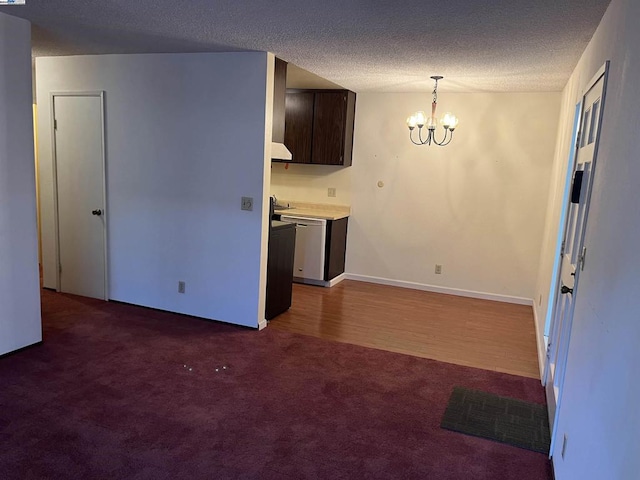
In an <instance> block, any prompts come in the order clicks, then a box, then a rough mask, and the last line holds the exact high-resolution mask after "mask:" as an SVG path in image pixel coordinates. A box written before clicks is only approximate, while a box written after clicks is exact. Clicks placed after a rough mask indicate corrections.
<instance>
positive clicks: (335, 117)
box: [284, 90, 356, 167]
mask: <svg viewBox="0 0 640 480" xmlns="http://www.w3.org/2000/svg"><path fill="white" fill-rule="evenodd" d="M355 107H356V94H355V93H354V92H351V91H349V90H287V96H286V102H285V131H284V144H285V146H286V147H287V148H288V149H289V150H290V151H291V154H292V156H293V159H292V160H290V161H289V163H310V164H315V165H342V166H345V167H349V166H351V152H352V150H353V125H354V118H355Z"/></svg>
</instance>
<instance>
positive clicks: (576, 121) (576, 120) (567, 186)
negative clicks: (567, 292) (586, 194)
mask: <svg viewBox="0 0 640 480" xmlns="http://www.w3.org/2000/svg"><path fill="white" fill-rule="evenodd" d="M582 100H583V99H582V98H580V101H579V102H578V103H577V104H576V108H575V110H574V114H573V130H572V133H571V145H572V147H571V150H570V153H569V160H568V162H567V169H566V178H565V182H564V190H563V194H562V207H561V208H562V213H561V215H560V221H559V225H560V227H559V228H560V229H559V231H558V234H557V235H556V239H557V242H556V248H555V252H556V254H555V255H556V259H555V262H554V264H553V271H552V274H551V285H550V286H549V292H548V297H547V298H548V301H547V316H546V317H545V321H544V337H545V340H546V342H545V345H546V350H545V355H547V354H548V353H549V337H550V336H551V331H552V329H553V318H554V313H555V309H556V301H557V300H558V289H559V288H560V267H561V266H562V243H563V242H564V237H565V233H566V231H567V222H568V221H569V218H568V217H569V206H570V205H569V198H570V196H571V185H572V183H573V171H574V169H575V163H576V154H577V153H578V149H577V147H576V145H577V142H578V133H580V120H581V119H582ZM547 363H548V357H546V360H545V365H544V372H543V376H542V384H543V385H544V384H545V382H546V377H547V373H548V372H547Z"/></svg>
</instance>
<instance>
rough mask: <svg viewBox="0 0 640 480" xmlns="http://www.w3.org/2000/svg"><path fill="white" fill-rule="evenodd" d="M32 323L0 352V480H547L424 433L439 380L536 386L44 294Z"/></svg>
mask: <svg viewBox="0 0 640 480" xmlns="http://www.w3.org/2000/svg"><path fill="white" fill-rule="evenodd" d="M43 317H44V344H43V345H40V346H35V347H33V348H30V349H27V350H25V351H22V352H19V353H16V354H14V355H10V356H7V357H5V358H0V478H2V479H3V480H7V479H18V478H28V479H35V478H60V479H71V478H83V479H93V478H100V479H112V478H113V479H116V478H117V479H124V478H135V479H165V478H166V479H169V478H171V479H180V478H186V479H190V480H191V479H200V478H203V479H204V478H206V479H226V478H247V479H253V478H255V479H272V478H283V479H289V478H291V479H298V478H320V479H324V478H326V479H343V478H344V479H347V478H348V479H355V478H381V479H395V478H403V479H436V480H447V479H474V480H481V479H491V480H500V479H514V480H516V479H517V480H524V479H526V480H537V479H540V480H543V479H544V480H547V479H548V478H549V477H550V466H549V462H548V460H547V458H546V456H545V455H542V454H539V453H534V452H530V451H526V450H521V449H519V448H516V447H511V446H508V445H503V444H499V443H494V442H492V441H489V440H483V439H479V438H474V437H468V436H465V435H462V434H459V433H455V432H450V431H447V430H443V429H441V428H440V421H441V419H442V415H443V413H444V411H445V408H446V405H447V401H448V399H449V396H450V394H451V391H452V389H453V387H454V386H455V385H460V386H464V387H468V388H473V389H478V390H484V391H489V392H492V393H495V394H498V395H505V396H510V397H515V398H519V399H522V400H527V401H535V402H539V403H543V402H544V395H543V390H542V388H541V386H540V382H538V381H537V380H532V379H527V378H520V377H515V376H510V375H504V374H499V373H495V372H489V371H485V370H478V369H473V368H465V367H459V366H455V365H450V364H445V363H439V362H435V361H431V360H425V359H421V358H414V357H410V356H405V355H399V354H394V353H388V352H384V351H379V350H373V349H368V348H363V347H357V346H351V345H346V344H341V343H333V342H329V341H325V340H320V339H316V338H311V337H306V336H300V335H294V334H286V333H282V332H277V331H274V330H271V329H269V328H267V329H266V330H264V331H262V332H257V331H253V330H246V329H241V328H236V327H233V326H228V325H222V324H217V323H214V322H206V321H202V320H197V319H193V318H188V317H181V316H179V315H173V314H168V313H161V312H156V311H153V310H148V309H144V308H139V307H133V306H128V305H120V304H113V303H104V302H99V301H93V300H88V299H83V298H79V297H72V296H67V295H60V294H55V293H52V292H47V291H45V292H43ZM274 321H277V319H276V320H274ZM184 365H187V368H185V366H184ZM224 367H227V368H224ZM190 369H191V370H190ZM216 369H218V371H216Z"/></svg>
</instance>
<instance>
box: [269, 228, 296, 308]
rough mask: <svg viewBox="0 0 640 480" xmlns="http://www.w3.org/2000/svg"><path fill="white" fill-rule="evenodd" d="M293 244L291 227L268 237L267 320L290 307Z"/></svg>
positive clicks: (294, 238)
mask: <svg viewBox="0 0 640 480" xmlns="http://www.w3.org/2000/svg"><path fill="white" fill-rule="evenodd" d="M295 242H296V229H295V228H294V227H293V226H291V228H286V229H278V230H274V231H272V232H271V234H270V235H269V257H268V260H267V300H266V311H265V318H266V319H267V320H271V319H272V318H274V317H276V316H277V315H280V314H281V313H283V312H285V311H287V309H289V307H290V306H291V292H292V288H293V287H292V282H293V254H294V249H295Z"/></svg>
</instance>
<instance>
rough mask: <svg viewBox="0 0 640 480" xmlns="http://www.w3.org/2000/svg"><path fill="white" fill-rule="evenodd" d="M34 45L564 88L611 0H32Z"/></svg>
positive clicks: (417, 79) (424, 82)
mask: <svg viewBox="0 0 640 480" xmlns="http://www.w3.org/2000/svg"><path fill="white" fill-rule="evenodd" d="M26 2H27V5H26V6H3V7H0V11H1V12H4V13H8V14H11V15H16V16H19V17H23V18H27V19H29V20H31V21H32V23H33V25H34V28H33V47H34V55H36V56H41V55H70V54H84V53H89V54H91V53H143V52H200V51H212V52H215V51H241V50H260V51H270V52H273V53H275V54H276V55H277V56H278V57H280V58H282V59H283V60H286V61H288V62H292V63H294V64H296V65H298V66H299V67H302V68H304V69H306V70H309V71H310V72H313V73H314V74H317V75H320V76H321V77H324V78H326V79H328V80H330V81H332V82H335V83H336V84H339V85H343V86H344V87H346V88H350V89H351V90H354V91H356V92H364V91H381V92H410V91H428V90H430V89H431V88H432V81H431V80H430V79H429V76H430V75H435V74H439V75H444V76H445V79H444V81H443V82H441V84H440V87H441V88H442V90H449V91H490V92H508V91H520V92H527V91H558V90H561V89H562V88H563V87H564V85H565V83H566V81H567V79H568V78H569V75H570V73H571V71H572V70H573V68H574V67H575V65H576V63H577V61H578V59H579V57H580V54H581V53H582V51H583V50H584V48H585V47H586V45H587V43H588V41H589V40H590V38H591V36H592V35H593V32H594V31H595V29H596V27H597V25H598V24H599V22H600V20H601V18H602V15H603V14H604V11H605V9H606V7H607V6H608V4H609V2H610V0H491V1H490V0H447V1H443V0H413V1H406V0H393V1H389V0H386V1H385V0H322V1H312V0H271V1H265V0H262V1H259V0H254V1H253V2H250V1H247V0H189V1H184V0H172V1H170V0H109V1H104V0H26Z"/></svg>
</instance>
